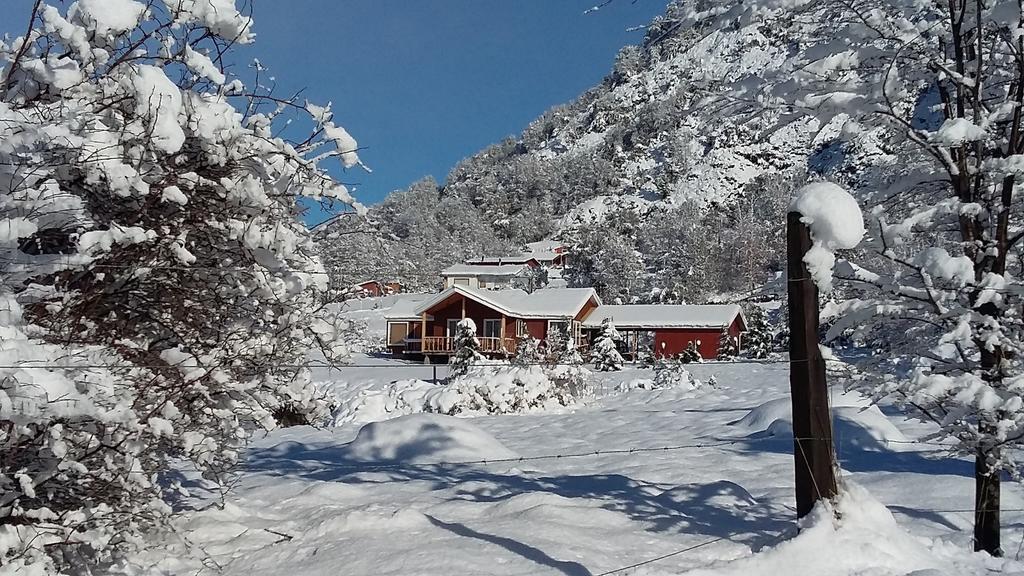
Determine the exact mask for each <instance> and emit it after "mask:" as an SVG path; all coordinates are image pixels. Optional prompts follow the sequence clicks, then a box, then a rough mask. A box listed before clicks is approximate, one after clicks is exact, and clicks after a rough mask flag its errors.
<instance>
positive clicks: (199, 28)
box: [0, 0, 359, 573]
mask: <svg viewBox="0 0 1024 576" xmlns="http://www.w3.org/2000/svg"><path fill="white" fill-rule="evenodd" d="M250 27H251V20H250V18H249V17H247V16H245V15H243V14H241V13H240V12H239V11H238V10H236V8H235V6H234V2H233V0H207V1H205V2H178V1H176V0H163V1H157V2H149V3H142V2H138V1H136V0H118V2H116V3H114V2H107V1H104V2H85V1H81V2H77V3H73V4H71V6H70V7H69V8H68V10H67V11H65V12H62V11H61V10H59V9H58V8H55V7H53V6H49V5H46V4H40V5H37V7H36V8H35V9H34V10H33V12H32V28H33V29H32V32H31V35H30V36H29V38H27V39H21V38H19V39H16V40H14V41H13V42H12V43H11V44H5V43H4V42H2V41H0V62H2V64H3V66H2V69H0V76H2V77H3V78H4V83H3V85H2V86H0V565H3V566H4V568H5V569H6V568H7V567H11V569H12V570H13V572H15V573H45V572H53V571H65V570H68V569H71V568H72V567H73V568H74V570H76V571H79V572H82V573H88V572H91V568H90V566H92V565H96V564H102V563H104V562H107V561H110V560H113V559H114V558H116V557H117V555H119V554H120V553H122V552H126V551H128V550H129V549H131V548H133V547H135V546H137V545H138V543H139V541H140V540H139V535H140V533H141V532H142V531H143V530H145V529H147V528H149V527H152V526H154V525H157V524H159V523H161V522H162V521H163V520H164V519H165V518H166V516H167V515H168V514H169V513H170V507H169V506H168V505H167V504H166V503H165V489H166V488H169V489H170V490H178V489H179V488H180V487H179V486H177V485H174V484H172V485H170V486H169V487H164V486H161V485H160V484H159V483H158V479H159V477H160V475H161V473H162V472H164V471H166V470H167V469H168V466H169V464H168V463H169V462H170V461H173V460H187V461H190V463H191V464H192V465H194V466H195V467H196V468H198V469H199V470H201V471H202V472H203V473H204V475H205V476H206V477H207V478H208V479H210V480H213V481H223V480H225V475H226V474H227V473H228V472H229V471H230V470H232V469H233V467H234V466H235V465H236V464H237V462H238V460H239V457H240V454H241V453H242V450H243V449H244V446H245V441H246V439H247V438H248V436H249V435H250V434H251V433H252V432H253V431H254V430H257V429H266V428H270V427H273V426H275V425H276V424H277V423H276V421H275V418H274V415H275V414H277V415H279V416H287V417H288V419H289V420H291V421H307V422H308V421H312V420H318V419H320V418H321V417H323V416H324V415H326V414H327V412H328V411H329V408H330V404H331V400H330V399H329V398H327V397H326V396H325V395H324V394H322V393H320V392H318V391H317V390H315V389H314V388H313V387H312V385H311V383H310V379H309V374H308V372H307V371H306V370H304V369H302V368H301V367H300V366H301V365H302V364H303V363H304V362H305V359H306V357H307V354H308V353H309V351H310V349H313V348H316V347H319V348H320V349H321V350H322V351H323V352H324V354H325V355H327V356H329V357H333V356H335V355H336V353H337V352H338V351H339V347H338V346H336V345H335V343H336V342H337V335H338V326H337V325H336V323H334V322H332V321H331V320H330V319H325V318H321V317H320V316H319V311H320V309H321V308H322V304H323V303H324V297H325V294H326V293H327V290H328V288H329V287H328V286H327V282H326V276H325V275H324V274H323V273H322V267H321V266H320V264H319V262H318V260H317V258H316V256H315V252H314V248H313V246H312V244H311V242H310V241H309V239H308V238H307V231H306V228H305V226H304V225H303V224H302V222H301V221H300V220H299V219H298V216H299V215H300V213H301V211H302V207H301V205H300V204H299V202H298V200H299V199H300V198H302V197H304V198H307V199H312V200H323V201H333V200H337V201H340V202H342V203H347V204H354V201H353V199H352V198H351V196H350V195H349V193H348V191H347V190H346V189H345V188H344V186H341V185H339V184H338V183H337V182H335V181H334V180H333V179H332V178H331V177H330V176H328V175H327V174H326V172H325V171H324V170H323V169H322V168H321V167H320V162H321V161H322V160H327V159H331V158H337V159H339V160H340V161H341V163H342V164H343V165H344V166H346V167H352V166H355V165H357V164H358V162H359V160H358V157H357V156H356V153H355V149H356V143H355V141H354V140H353V139H352V138H351V137H350V136H349V135H348V133H347V132H345V131H344V130H343V129H342V128H341V127H339V126H336V125H335V124H334V123H333V122H332V121H331V116H332V114H331V111H330V110H329V109H327V108H323V107H318V106H314V105H312V104H308V103H301V102H294V101H287V100H281V99H277V98H271V97H269V95H268V94H267V93H266V92H265V89H261V88H260V87H259V86H258V85H256V84H254V86H253V87H252V88H250V89H247V88H246V87H245V86H244V85H243V83H242V82H241V81H240V80H237V79H232V78H229V77H228V76H227V75H226V74H225V71H224V70H223V69H222V68H221V67H220V64H219V63H220V62H221V58H220V56H221V55H222V54H224V53H225V52H226V51H229V50H230V47H231V46H232V45H233V44H234V43H248V42H250V41H251V40H252V35H251V33H250ZM225 61H231V58H230V57H228V58H226V60H225ZM239 95H245V99H244V100H239V101H238V102H239V103H240V104H242V105H243V106H244V109H236V108H235V100H233V99H232V96H239ZM290 112H295V113H299V114H303V115H305V116H306V117H307V118H308V121H307V123H308V125H309V126H311V127H313V128H314V134H313V136H312V137H311V138H309V139H306V138H305V137H302V138H300V140H299V141H294V142H293V141H287V140H284V139H282V138H281V137H279V136H276V135H275V134H276V133H278V132H279V130H278V129H279V128H280V127H282V126H283V124H284V122H285V121H287V120H288V118H287V116H288V115H289V113H290ZM4 366H16V368H5V367H4Z"/></svg>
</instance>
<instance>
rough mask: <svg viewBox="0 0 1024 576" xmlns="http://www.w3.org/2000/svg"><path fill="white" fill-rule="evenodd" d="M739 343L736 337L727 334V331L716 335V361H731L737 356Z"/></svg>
mask: <svg viewBox="0 0 1024 576" xmlns="http://www.w3.org/2000/svg"><path fill="white" fill-rule="evenodd" d="M738 347H739V343H738V342H737V341H736V337H735V336H733V335H732V334H729V331H728V330H722V333H721V334H719V335H718V360H731V359H733V358H735V357H736V356H737V355H738V354H739V350H738Z"/></svg>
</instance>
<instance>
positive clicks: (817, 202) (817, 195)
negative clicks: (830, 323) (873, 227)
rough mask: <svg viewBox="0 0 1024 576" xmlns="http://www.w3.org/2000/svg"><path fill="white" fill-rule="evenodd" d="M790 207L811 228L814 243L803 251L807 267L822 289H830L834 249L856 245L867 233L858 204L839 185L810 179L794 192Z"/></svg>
mask: <svg viewBox="0 0 1024 576" xmlns="http://www.w3.org/2000/svg"><path fill="white" fill-rule="evenodd" d="M789 208H790V210H793V211H796V212H799V213H800V214H801V216H802V218H800V221H801V222H803V223H804V224H807V226H808V227H809V228H810V229H811V239H812V240H813V241H814V246H812V247H811V249H810V250H808V251H807V253H806V254H804V262H805V263H806V264H807V270H808V271H809V272H810V273H811V277H812V278H813V279H814V283H815V284H817V285H818V288H819V289H820V290H821V291H822V292H831V291H832V269H833V268H834V267H835V264H836V255H835V253H834V251H835V250H848V249H850V248H855V247H856V246H857V244H859V243H860V240H861V238H863V237H864V234H865V232H866V230H865V229H864V215H863V214H862V213H861V211H860V206H859V205H858V204H857V200H856V199H855V198H854V197H853V196H851V195H850V193H849V192H847V191H846V190H843V189H842V188H841V187H840V186H838V185H836V184H833V183H831V182H812V183H811V184H808V185H806V186H804V187H803V188H801V189H800V191H799V192H797V197H796V199H795V200H794V201H793V203H792V204H791V205H790V207H789Z"/></svg>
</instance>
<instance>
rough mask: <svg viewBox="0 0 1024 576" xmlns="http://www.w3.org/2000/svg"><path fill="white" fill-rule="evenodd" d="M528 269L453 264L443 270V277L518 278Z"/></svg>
mask: <svg viewBox="0 0 1024 576" xmlns="http://www.w3.org/2000/svg"><path fill="white" fill-rule="evenodd" d="M528 268H529V266H527V265H525V264H501V265H485V264H453V265H451V266H449V267H447V268H445V269H444V270H441V276H518V275H519V274H522V273H523V272H524V271H525V270H527V269H528Z"/></svg>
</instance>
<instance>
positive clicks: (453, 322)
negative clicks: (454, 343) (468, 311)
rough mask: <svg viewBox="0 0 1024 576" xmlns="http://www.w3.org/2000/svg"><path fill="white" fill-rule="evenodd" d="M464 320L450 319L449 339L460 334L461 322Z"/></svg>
mask: <svg viewBox="0 0 1024 576" xmlns="http://www.w3.org/2000/svg"><path fill="white" fill-rule="evenodd" d="M461 321H462V320H461V319H459V318H449V319H448V337H449V338H454V337H455V336H456V335H457V334H458V333H459V322H461Z"/></svg>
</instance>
